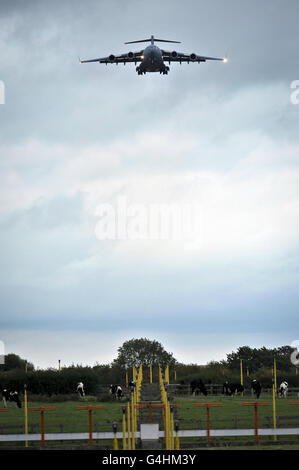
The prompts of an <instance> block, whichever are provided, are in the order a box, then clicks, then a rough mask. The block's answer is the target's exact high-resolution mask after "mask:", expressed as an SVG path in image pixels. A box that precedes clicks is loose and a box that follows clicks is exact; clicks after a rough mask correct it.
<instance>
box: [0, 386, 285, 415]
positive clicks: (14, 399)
mask: <svg viewBox="0 0 299 470" xmlns="http://www.w3.org/2000/svg"><path fill="white" fill-rule="evenodd" d="M128 385H129V388H130V390H131V391H133V390H134V388H135V387H136V383H135V382H133V381H131V382H129V384H128ZM251 390H252V392H253V394H254V395H255V396H256V398H257V399H258V398H259V397H260V394H261V391H262V386H261V384H260V382H258V381H257V380H255V379H254V380H252V382H251ZM244 391H245V390H244V386H243V385H242V384H240V383H230V382H225V383H224V384H223V387H222V393H223V394H224V395H227V396H236V395H238V394H241V393H243V392H244ZM76 392H77V393H78V395H79V398H80V399H81V398H83V397H85V389H84V385H83V383H82V382H79V383H78V384H77V388H76ZM109 392H110V395H111V397H112V398H113V399H114V400H121V399H122V398H123V396H124V395H123V389H122V388H121V386H120V385H117V384H111V385H110V387H109ZM190 393H191V395H193V396H195V395H198V394H200V393H201V394H202V395H204V396H207V395H208V390H207V388H206V386H205V384H204V383H203V381H202V380H201V379H198V380H192V382H191V383H190ZM287 394H288V383H287V382H286V381H285V380H284V381H283V382H281V384H280V386H279V388H278V396H279V397H280V398H286V397H287ZM2 400H3V404H4V407H5V408H7V407H8V403H9V402H11V403H15V405H16V406H17V407H18V408H21V407H22V403H21V400H20V397H19V393H18V392H17V391H16V390H9V389H4V390H2Z"/></svg>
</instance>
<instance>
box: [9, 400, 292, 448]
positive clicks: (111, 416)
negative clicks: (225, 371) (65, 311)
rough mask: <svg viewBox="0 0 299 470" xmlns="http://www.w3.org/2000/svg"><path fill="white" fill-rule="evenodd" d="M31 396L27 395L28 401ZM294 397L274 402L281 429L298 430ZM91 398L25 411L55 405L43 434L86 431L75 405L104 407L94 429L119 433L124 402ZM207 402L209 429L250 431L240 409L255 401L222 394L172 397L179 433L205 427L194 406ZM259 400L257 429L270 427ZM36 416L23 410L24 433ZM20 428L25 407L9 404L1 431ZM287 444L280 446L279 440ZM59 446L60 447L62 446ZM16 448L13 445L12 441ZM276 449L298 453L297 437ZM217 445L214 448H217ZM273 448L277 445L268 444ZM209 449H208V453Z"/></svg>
mask: <svg viewBox="0 0 299 470" xmlns="http://www.w3.org/2000/svg"><path fill="white" fill-rule="evenodd" d="M29 398H30V397H29ZM294 398H295V397H288V399H277V400H276V414H277V415H278V416H279V417H280V425H281V426H282V427H299V406H291V405H289V401H292V400H294ZM94 400H95V399H94V397H90V399H89V397H85V400H82V401H81V400H78V401H66V402H59V403H55V402H52V403H42V402H34V403H33V402H30V401H29V402H28V407H33V406H34V407H37V406H45V407H48V406H53V407H56V410H55V411H45V432H47V433H52V432H88V430H89V424H88V411H87V410H77V409H76V407H77V406H82V405H87V404H88V403H89V402H90V404H91V405H103V406H104V409H100V410H93V412H92V420H93V431H99V432H101V431H112V423H113V422H117V424H118V430H119V431H121V429H122V425H121V423H122V409H121V405H123V404H125V403H124V402H121V403H119V402H96V401H94ZM206 401H209V402H210V403H215V402H217V403H221V404H222V407H217V408H211V409H210V419H211V429H225V428H227V429H228V428H235V427H236V424H237V428H253V427H254V409H253V407H249V406H242V403H243V402H245V401H246V402H248V401H254V399H253V398H251V397H250V398H249V397H244V398H242V397H223V396H219V397H218V396H214V397H213V396H210V397H208V399H207V398H205V397H202V396H200V397H186V396H178V397H175V399H174V403H177V404H178V405H179V407H178V408H177V409H176V410H175V419H177V420H179V423H180V429H198V428H201V429H206V408H205V407H204V408H200V407H194V406H193V404H194V403H204V402H206ZM259 401H260V402H261V401H269V403H270V404H269V406H261V407H259V411H258V413H259V426H260V427H272V425H273V424H272V417H273V412H272V401H271V400H269V396H264V397H263V396H261V398H260V400H259ZM40 421H41V419H40V412H38V411H28V424H29V433H32V432H33V433H39V432H40V430H41V429H40ZM23 425H24V408H22V409H18V408H16V407H15V406H14V405H10V408H9V411H8V412H5V413H0V433H2V434H7V433H23V432H24V430H23V428H22V427H21V426H23ZM253 439H254V438H253V437H226V438H211V444H213V443H214V444H215V448H216V449H219V448H223V447H218V446H219V445H225V444H226V443H230V444H231V445H229V446H228V447H226V448H228V449H234V448H236V449H239V450H241V449H242V448H243V447H240V446H236V447H233V443H234V442H235V443H236V444H237V443H240V444H242V442H244V443H245V442H251V443H252V441H253ZM271 440H273V437H269V436H263V437H261V438H260V444H259V445H258V446H249V447H246V449H254V448H257V449H260V450H262V449H267V450H269V449H270V446H269V445H267V446H266V445H264V446H263V443H265V442H266V441H267V442H269V444H270V441H271ZM284 441H285V442H287V443H288V444H285V445H283V442H284ZM291 441H294V446H292V445H289V442H291ZM196 443H197V444H198V447H196V448H198V449H206V448H207V447H206V438H205V437H204V438H198V439H197V440H196V439H195V438H193V439H181V444H182V447H183V446H184V448H186V447H185V446H188V445H189V444H190V448H191V447H192V448H194V445H195V444H196ZM61 444H62V443H61ZM69 444H73V445H74V442H73V443H70V442H68V443H67V442H66V441H65V442H64V443H63V445H69ZM75 444H76V445H81V446H82V445H85V444H87V442H86V443H84V442H82V441H76V442H75ZM101 444H102V445H104V446H106V447H110V448H111V447H112V443H110V442H108V441H101ZM7 445H8V444H5V443H2V444H1V447H3V446H7ZM14 445H15V443H14ZM37 445H39V443H33V442H31V443H30V447H32V446H37ZM46 445H47V446H51V445H57V443H50V442H48V443H46ZM279 445H280V447H281V445H283V448H287V446H289V447H290V448H292V449H298V448H299V446H298V436H280V437H279ZM19 446H20V447H23V446H24V443H20V444H19ZM216 446H217V447H216ZM272 447H274V448H275V449H277V448H278V447H277V446H271V448H272ZM210 448H211V447H209V449H210ZM224 448H225V447H224Z"/></svg>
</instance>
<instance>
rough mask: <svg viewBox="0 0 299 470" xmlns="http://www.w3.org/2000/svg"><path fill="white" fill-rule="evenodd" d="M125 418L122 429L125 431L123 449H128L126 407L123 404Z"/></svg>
mask: <svg viewBox="0 0 299 470" xmlns="http://www.w3.org/2000/svg"><path fill="white" fill-rule="evenodd" d="M122 412H123V419H122V431H123V450H126V449H127V439H126V407H125V406H122Z"/></svg>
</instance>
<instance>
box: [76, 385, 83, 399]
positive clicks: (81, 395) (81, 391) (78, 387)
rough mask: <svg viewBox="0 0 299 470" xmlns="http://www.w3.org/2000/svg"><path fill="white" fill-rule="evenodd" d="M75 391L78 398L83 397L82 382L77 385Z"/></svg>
mask: <svg viewBox="0 0 299 470" xmlns="http://www.w3.org/2000/svg"><path fill="white" fill-rule="evenodd" d="M76 391H77V392H78V394H79V397H85V391H84V385H83V383H82V382H79V383H78V385H77V389H76Z"/></svg>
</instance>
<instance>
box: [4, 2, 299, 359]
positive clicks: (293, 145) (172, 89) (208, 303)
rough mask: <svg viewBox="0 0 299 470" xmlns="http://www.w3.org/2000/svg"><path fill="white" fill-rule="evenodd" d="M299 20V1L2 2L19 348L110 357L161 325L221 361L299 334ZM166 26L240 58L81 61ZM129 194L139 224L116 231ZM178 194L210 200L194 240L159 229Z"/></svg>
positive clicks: (165, 335) (193, 201) (13, 342)
mask: <svg viewBox="0 0 299 470" xmlns="http://www.w3.org/2000/svg"><path fill="white" fill-rule="evenodd" d="M298 17H299V4H298V1H297V0H271V1H270V0H262V1H258V0H251V1H245V0H242V1H240V0H226V1H223V0H209V1H206V0H205V1H204V0H197V1H196V0H185V1H184V2H182V1H181V0H162V1H161V0H159V1H157V0H151V1H144V0H127V1H124V0H97V1H93V0H87V1H85V2H82V1H74V0H72V1H63V2H61V1H58V0H55V1H51V2H49V1H34V0H27V1H21V0H20V1H17V0H12V1H11V0H10V1H8V0H7V1H4V0H1V2H0V57H1V65H0V80H1V81H2V82H3V84H4V85H5V104H1V105H0V250H1V273H0V276H1V278H0V295H1V304H0V309H1V310H0V312H1V332H0V340H2V341H4V343H5V352H6V353H9V352H14V353H16V354H19V355H21V356H22V357H24V358H27V359H28V360H30V361H32V362H33V363H34V364H35V365H36V366H38V367H49V366H54V367H56V366H57V364H58V359H61V363H62V364H65V365H67V364H71V363H72V362H74V363H82V364H90V365H93V364H94V363H95V362H99V363H107V362H110V361H111V360H113V359H114V358H115V357H116V356H117V348H118V347H119V346H121V344H122V343H123V341H126V340H129V339H131V338H136V337H147V338H149V339H155V340H158V341H160V342H161V343H162V344H163V345H164V347H165V348H166V349H167V350H168V351H170V352H172V353H173V354H174V356H175V357H176V358H177V359H178V360H179V361H182V362H186V363H190V362H193V363H198V364H204V363H206V362H207V361H210V360H218V359H223V358H226V354H227V353H230V352H231V351H232V350H234V349H236V348H237V347H239V346H241V345H249V346H252V347H261V346H263V345H265V346H266V347H276V346H281V345H286V344H291V342H292V341H294V340H296V339H298V336H299V331H298V326H299V321H298V317H299V316H298V285H299V279H298V278H299V276H298V261H299V246H298V240H299V237H298V235H299V217H298V213H299V132H298V125H299V104H298V105H296V104H294V103H292V101H291V94H292V93H293V92H294V90H292V89H291V84H292V82H293V81H295V80H299V67H298V64H299V30H298ZM151 34H154V35H155V36H156V37H159V38H165V39H172V40H177V41H181V44H168V45H163V47H166V48H167V49H169V50H173V49H176V50H178V51H180V52H188V53H191V52H195V53H198V54H202V55H209V56H216V57H223V56H226V55H227V56H228V58H229V61H228V63H227V64H224V63H221V62H207V63H204V64H189V65H188V64H182V65H181V66H180V65H179V64H172V65H170V73H169V75H167V76H165V75H160V74H159V73H156V74H155V73H149V74H146V75H145V76H141V77H140V76H138V75H137V73H136V71H135V65H134V64H128V65H126V66H123V65H121V64H120V65H118V66H116V65H107V66H106V65H100V64H97V63H92V64H82V65H81V64H79V61H78V57H81V58H83V59H87V58H94V57H102V56H106V55H109V54H111V53H113V54H120V53H124V52H128V51H130V50H133V51H136V50H139V48H142V47H144V45H142V44H134V45H130V46H129V45H124V42H125V41H132V40H137V39H145V38H148V37H150V35H151ZM157 45H159V44H158V43H157ZM132 46H134V47H132ZM161 47H162V46H161ZM121 201H122V202H124V201H125V203H126V204H127V206H129V207H130V208H131V210H135V218H134V217H131V219H130V217H129V216H127V218H126V219H125V221H122V222H123V223H124V222H125V223H127V228H128V227H129V224H130V223H131V232H130V230H129V232H128V233H127V238H123V239H118V238H117V237H116V238H115V239H112V240H103V239H100V238H99V236H98V235H99V233H98V228H99V227H101V223H102V222H103V220H104V221H105V220H106V222H107V223H108V222H109V220H108V219H105V216H104V217H103V212H102V208H103V207H110V208H111V209H112V211H113V210H114V211H115V214H117V211H118V208H119V204H120V203H121ZM174 204H175V205H176V206H177V207H179V208H181V209H182V208H184V207H186V206H188V207H189V209H190V207H191V209H192V210H193V209H194V208H195V209H196V211H197V212H196V214H197V215H198V214H199V219H198V220H199V223H198V226H199V230H198V231H197V232H196V236H195V237H194V238H192V240H191V243H190V240H185V239H180V240H176V239H173V237H172V235H173V232H171V230H170V232H171V233H170V234H169V236H168V237H165V238H164V239H156V240H153V239H150V236H147V234H149V232H150V228H151V227H149V219H148V216H149V213H150V208H151V207H152V205H164V206H166V207H168V208H169V207H170V206H172V205H174ZM136 210H137V216H136ZM138 210H139V212H138ZM131 215H132V214H131ZM193 216H194V218H195V213H193ZM144 217H146V218H147V219H146V220H147V224H146V225H142V221H143V222H144V220H145V219H144ZM192 220H193V219H192ZM118 222H119V220H118ZM134 224H135V225H134ZM138 224H139V226H138ZM140 224H141V225H142V227H141V228H143V229H145V236H144V237H143V239H138V237H135V239H134V237H133V236H130V234H131V235H132V233H135V235H136V230H137V232H138V230H139V229H140ZM106 226H107V225H105V227H106ZM102 228H103V227H102ZM134 230H135V232H134ZM132 231H133V232H132ZM136 238H137V239H136Z"/></svg>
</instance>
